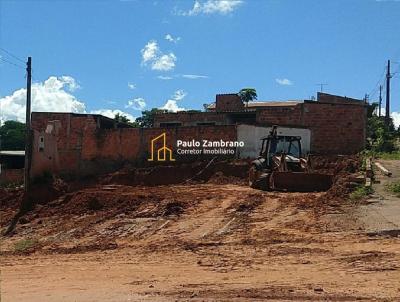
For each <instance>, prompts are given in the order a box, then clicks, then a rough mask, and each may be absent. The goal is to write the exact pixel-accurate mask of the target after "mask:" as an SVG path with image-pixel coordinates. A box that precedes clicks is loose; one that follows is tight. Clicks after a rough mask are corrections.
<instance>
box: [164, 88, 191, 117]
mask: <svg viewBox="0 0 400 302" xmlns="http://www.w3.org/2000/svg"><path fill="white" fill-rule="evenodd" d="M186 95H187V93H186V92H185V91H184V90H182V89H179V90H177V91H175V93H174V94H173V95H172V97H171V99H169V100H167V102H166V103H165V104H164V106H162V107H160V109H166V110H168V111H171V112H178V111H184V110H185V108H182V107H179V105H178V101H181V100H183V99H184V97H185V96H186Z"/></svg>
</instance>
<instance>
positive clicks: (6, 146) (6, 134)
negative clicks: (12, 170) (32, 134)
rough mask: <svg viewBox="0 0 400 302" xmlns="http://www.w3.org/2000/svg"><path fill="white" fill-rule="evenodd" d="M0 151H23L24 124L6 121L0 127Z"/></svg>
mask: <svg viewBox="0 0 400 302" xmlns="http://www.w3.org/2000/svg"><path fill="white" fill-rule="evenodd" d="M0 144H1V150H24V149H25V124H24V123H20V122H17V121H6V122H5V123H4V125H3V126H1V127H0Z"/></svg>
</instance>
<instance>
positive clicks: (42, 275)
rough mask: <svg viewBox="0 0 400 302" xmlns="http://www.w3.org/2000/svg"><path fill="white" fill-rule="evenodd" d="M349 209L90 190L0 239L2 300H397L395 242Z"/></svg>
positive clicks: (173, 191) (177, 192)
mask: <svg viewBox="0 0 400 302" xmlns="http://www.w3.org/2000/svg"><path fill="white" fill-rule="evenodd" d="M99 196H101V199H100V198H99ZM116 196H118V198H116ZM348 206H349V205H347V206H346V207H348ZM344 211H345V210H344V208H342V206H340V205H338V204H331V203H325V201H324V194H323V193H309V194H306V193H303V194H300V193H274V192H261V191H257V190H253V189H251V188H248V187H247V186H241V185H217V184H193V185H170V186H157V187H140V186H139V187H131V186H116V185H113V186H110V185H105V186H98V187H95V188H87V189H84V190H81V191H79V192H78V193H75V194H72V195H71V194H70V195H68V194H67V195H66V196H62V197H61V198H59V199H58V200H56V201H54V202H52V203H49V204H48V205H46V206H39V207H37V208H36V209H35V211H34V212H33V213H31V214H30V215H28V216H27V217H25V220H24V221H22V223H20V224H18V226H17V229H16V233H15V235H14V236H12V237H8V238H6V239H5V240H4V241H3V244H2V247H1V248H2V272H1V293H2V301H3V302H10V301H11V302H12V301H19V302H21V301H29V302H36V301H37V302H47V301H68V302H69V301H78V302H89V301H118V302H119V301H176V300H178V301H261V300H270V301H321V300H329V301H356V300H357V301H360V300H361V301H371V300H374V301H399V300H400V283H399V280H400V239H399V238H398V237H390V236H368V234H367V232H366V231H364V230H363V229H362V227H361V226H360V228H355V227H354V225H353V226H352V228H348V227H347V226H346V224H343V223H338V220H337V219H331V218H330V217H331V214H334V215H335V217H337V216H341V215H342V214H343V213H344ZM27 238H29V239H31V242H34V246H32V247H29V248H27V249H26V250H24V251H22V252H21V254H20V255H18V254H16V253H15V247H16V246H18V244H19V243H21V242H24V241H23V240H27Z"/></svg>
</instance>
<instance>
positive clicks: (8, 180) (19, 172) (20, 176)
mask: <svg viewBox="0 0 400 302" xmlns="http://www.w3.org/2000/svg"><path fill="white" fill-rule="evenodd" d="M23 181H24V169H2V170H1V173H0V184H12V183H22V182H23Z"/></svg>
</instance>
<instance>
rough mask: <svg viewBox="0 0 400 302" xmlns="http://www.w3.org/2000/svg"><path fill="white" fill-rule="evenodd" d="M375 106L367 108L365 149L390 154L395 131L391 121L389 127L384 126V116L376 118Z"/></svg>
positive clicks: (393, 145) (393, 144) (393, 148)
mask: <svg viewBox="0 0 400 302" xmlns="http://www.w3.org/2000/svg"><path fill="white" fill-rule="evenodd" d="M376 108H377V104H376V103H373V104H371V105H369V106H368V107H367V117H368V120H367V146H366V147H367V149H368V150H372V151H375V152H392V151H394V150H395V137H396V131H395V127H394V124H393V120H392V119H390V121H389V127H386V125H385V117H384V116H376Z"/></svg>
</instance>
